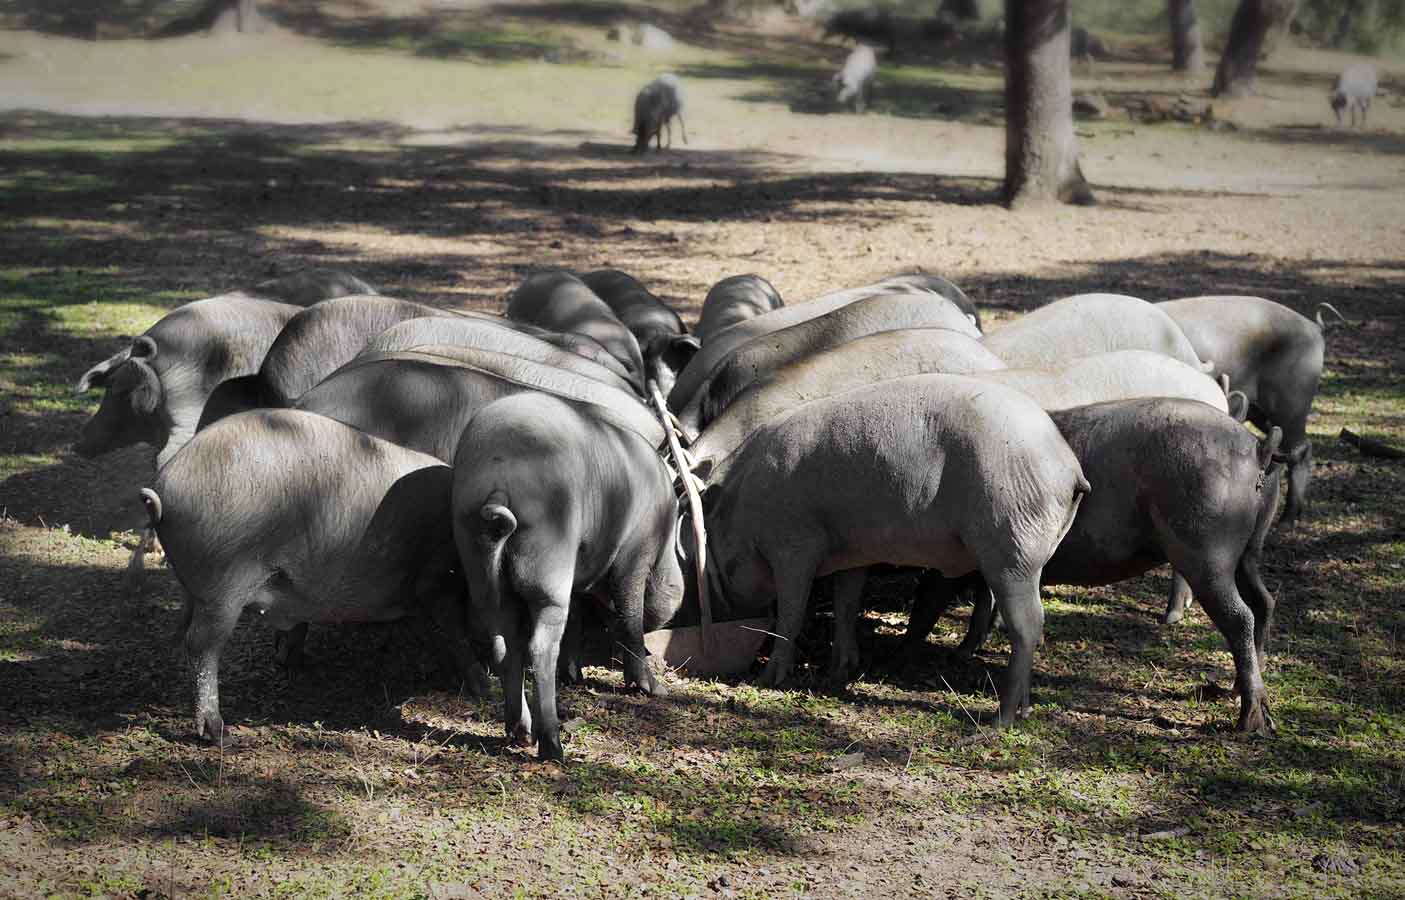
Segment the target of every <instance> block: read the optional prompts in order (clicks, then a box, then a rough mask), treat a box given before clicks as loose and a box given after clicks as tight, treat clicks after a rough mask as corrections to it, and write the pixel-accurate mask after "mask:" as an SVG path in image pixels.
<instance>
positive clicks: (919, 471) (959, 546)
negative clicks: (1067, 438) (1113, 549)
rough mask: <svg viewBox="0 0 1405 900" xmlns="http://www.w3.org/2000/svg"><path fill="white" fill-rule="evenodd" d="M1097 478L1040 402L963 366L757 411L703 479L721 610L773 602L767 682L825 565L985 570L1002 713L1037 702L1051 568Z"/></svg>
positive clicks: (760, 607) (778, 678) (779, 678)
mask: <svg viewBox="0 0 1405 900" xmlns="http://www.w3.org/2000/svg"><path fill="white" fill-rule="evenodd" d="M1088 491H1089V486H1088V482H1087V480H1086V479H1084V477H1083V473H1082V470H1081V469H1080V468H1079V465H1078V460H1077V459H1076V458H1075V457H1074V455H1073V452H1072V451H1071V450H1069V448H1068V445H1067V444H1066V443H1065V442H1064V440H1063V438H1062V437H1061V436H1060V435H1059V433H1058V430H1057V429H1056V428H1055V427H1054V423H1053V422H1052V421H1050V419H1049V416H1048V414H1047V413H1045V412H1044V410H1042V409H1040V408H1039V406H1038V404H1036V403H1035V402H1034V401H1033V400H1031V399H1030V398H1028V397H1026V396H1025V395H1024V394H1022V393H1020V392H1019V391H1017V390H1014V389H1013V388H1006V387H1003V386H1001V385H996V384H991V383H989V382H987V381H984V380H981V379H977V378H973V377H969V376H964V375H913V376H908V377H906V378H898V379H893V380H891V381H885V382H883V383H881V384H876V385H872V386H869V387H862V388H858V389H856V390H852V391H847V392H845V393H843V394H839V395H837V396H834V397H829V398H825V399H823V400H815V401H812V402H810V403H805V404H803V405H801V406H799V407H797V408H796V409H795V410H794V411H792V412H790V413H789V414H787V415H785V416H783V417H782V418H780V419H778V420H776V421H773V422H769V423H767V424H765V425H762V426H760V427H759V428H757V429H756V430H755V431H753V432H752V434H751V436H750V437H749V438H748V439H747V440H746V442H745V443H743V444H742V446H741V447H739V448H738V449H737V450H736V452H734V453H732V454H731V455H730V456H728V457H727V459H726V460H724V461H723V462H722V464H721V465H720V466H719V469H718V471H716V472H715V473H714V474H713V475H712V477H711V480H710V481H709V483H708V487H707V491H706V493H705V494H704V498H703V500H704V504H705V509H706V510H707V514H708V521H709V523H710V524H712V525H713V526H714V527H713V528H711V529H710V530H709V537H708V544H709V546H710V549H711V551H712V552H711V553H710V554H709V555H708V561H709V566H714V565H715V569H716V572H717V574H718V579H719V581H720V583H721V591H720V593H721V594H722V595H723V598H724V601H723V603H722V604H721V605H725V606H728V607H730V609H729V613H728V615H726V616H723V618H735V617H737V616H738V614H739V613H741V614H743V615H745V614H751V615H755V614H757V613H758V612H759V613H761V614H764V613H765V612H768V611H769V608H770V602H771V599H772V598H775V604H776V605H775V611H776V624H775V634H776V635H777V637H776V641H775V646H774V647H773V649H772V652H771V658H770V660H769V661H768V662H767V664H766V668H765V669H764V671H763V672H762V673H761V678H760V683H761V684H762V685H765V686H769V687H774V686H776V685H779V684H780V683H782V682H783V681H784V680H785V678H786V675H787V673H788V672H789V670H790V666H791V662H792V660H793V658H794V653H795V640H796V638H798V637H799V634H800V630H801V627H802V625H803V624H804V621H805V612H806V607H807V605H808V603H809V597H810V589H811V584H812V582H813V581H814V579H815V578H816V577H818V576H822V575H826V574H829V573H833V572H840V571H844V570H850V569H855V568H858V567H863V566H869V565H874V564H877V563H889V564H893V565H904V566H921V567H924V568H935V569H939V570H941V571H942V573H943V574H946V575H949V576H953V577H954V576H958V575H964V574H966V573H968V572H971V571H974V570H979V571H980V572H981V574H982V575H984V576H985V577H986V580H987V581H988V582H989V583H990V584H991V585H992V587H993V588H994V590H995V595H996V600H997V603H998V604H999V607H1000V611H1001V614H1002V615H1004V616H1006V622H1007V624H1009V625H1010V631H1011V645H1012V647H1013V650H1012V653H1011V658H1010V665H1009V668H1008V669H1007V671H1006V676H1005V684H1004V687H1003V689H1002V690H1001V692H1000V693H1001V696H1000V724H1001V725H1002V726H1007V725H1010V724H1011V723H1012V722H1013V721H1014V720H1015V718H1016V717H1017V716H1019V715H1023V714H1024V712H1025V711H1027V710H1028V709H1029V678H1030V670H1031V665H1032V663H1033V660H1034V648H1035V647H1036V646H1037V645H1038V643H1039V638H1040V634H1041V632H1042V631H1043V623H1044V608H1043V605H1042V604H1041V603H1040V600H1039V576H1040V571H1041V570H1042V569H1043V567H1044V563H1045V561H1046V560H1047V559H1048V558H1049V557H1050V556H1051V555H1053V553H1054V550H1055V549H1056V548H1057V547H1058V544H1059V541H1060V540H1061V539H1062V538H1063V536H1064V534H1065V533H1066V532H1067V531H1068V528H1069V526H1070V525H1071V524H1072V522H1073V517H1074V513H1075V512H1076V511H1077V509H1078V505H1079V501H1080V500H1081V499H1082V498H1083V495H1084V494H1086V493H1087V492H1088Z"/></svg>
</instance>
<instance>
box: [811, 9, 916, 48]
mask: <svg viewBox="0 0 1405 900" xmlns="http://www.w3.org/2000/svg"><path fill="white" fill-rule="evenodd" d="M834 35H838V36H839V38H840V40H841V41H842V40H844V39H846V38H847V39H849V40H852V41H853V42H854V43H856V44H857V43H862V42H867V43H872V44H881V45H883V46H886V47H887V48H888V52H889V53H893V52H896V51H897V49H898V28H897V24H896V23H895V22H894V21H893V14H892V12H890V11H889V10H888V9H886V8H884V7H880V6H867V7H864V8H862V9H844V10H840V11H839V12H837V13H835V14H834V15H832V16H830V17H829V19H828V20H827V21H826V22H825V24H824V34H822V35H821V36H820V40H822V41H827V40H829V39H830V38H831V37H833V36H834Z"/></svg>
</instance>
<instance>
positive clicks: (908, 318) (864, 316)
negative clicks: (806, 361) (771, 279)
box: [677, 285, 980, 440]
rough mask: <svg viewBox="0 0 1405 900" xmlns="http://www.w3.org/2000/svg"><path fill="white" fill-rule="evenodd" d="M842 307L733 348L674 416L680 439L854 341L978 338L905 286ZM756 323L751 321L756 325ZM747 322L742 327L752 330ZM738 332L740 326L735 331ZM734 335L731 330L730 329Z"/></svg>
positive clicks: (951, 312) (931, 298)
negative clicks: (891, 334) (880, 336)
mask: <svg viewBox="0 0 1405 900" xmlns="http://www.w3.org/2000/svg"><path fill="white" fill-rule="evenodd" d="M887 290H888V291H891V293H879V294H876V295H875V296H871V297H865V298H863V299H861V300H855V301H854V302H852V303H848V304H845V305H844V306H842V307H840V308H839V309H836V310H833V311H832V312H830V313H827V314H826V315H823V316H819V317H817V318H813V319H810V320H809V321H807V322H801V323H799V324H797V325H791V326H790V327H788V328H783V329H781V330H779V331H774V332H771V333H769V334H766V335H763V336H760V337H757V338H754V339H752V340H750V341H748V342H746V343H745V344H742V345H741V346H739V347H737V348H736V349H735V350H734V351H733V352H732V353H730V354H729V355H728V356H727V357H726V358H725V359H722V360H720V361H719V362H718V364H717V365H716V366H715V367H714V368H713V369H712V371H711V372H709V373H708V374H707V377H706V379H705V380H704V381H703V382H702V384H701V385H700V386H699V387H698V389H697V391H696V392H695V393H694V394H693V396H692V397H691V399H689V400H688V402H687V403H684V404H682V405H681V406H680V407H679V408H678V410H677V414H678V421H679V423H680V424H681V427H682V430H683V433H684V434H685V435H687V437H688V438H689V439H690V440H691V439H693V438H696V437H697V435H698V432H699V431H701V430H702V429H703V428H706V427H707V425H708V423H710V422H711V421H712V420H713V419H715V418H717V416H718V415H720V414H721V412H722V411H723V410H724V409H726V408H727V404H728V403H730V402H731V401H732V400H733V399H734V398H735V397H736V396H737V394H739V393H741V392H742V391H743V390H745V389H746V388H747V386H749V385H750V384H752V383H753V382H755V381H756V380H757V379H760V378H765V377H767V376H769V375H770V374H771V373H773V372H775V371H776V370H777V369H779V368H781V367H782V366H784V365H786V364H787V363H791V362H794V361H796V360H798V359H802V358H804V357H806V356H809V355H811V354H814V353H818V352H820V351H823V350H827V349H830V348H832V347H837V346H840V345H842V344H845V343H848V342H849V341H852V340H854V339H856V338H861V337H866V336H867V335H870V334H875V333H877V332H880V331H889V330H891V329H895V328H917V327H934V328H948V329H950V330H952V331H956V332H959V333H963V334H966V335H967V336H969V337H977V336H979V334H980V332H978V331H976V329H975V326H973V325H972V324H971V323H970V320H969V319H967V318H966V316H965V314H964V313H962V312H961V310H960V309H959V308H958V307H957V306H956V305H955V304H954V303H952V302H950V301H949V300H947V299H946V298H945V297H942V296H941V295H939V294H936V293H932V292H929V291H921V290H916V289H913V288H909V287H905V286H896V285H895V286H892V287H890V288H887ZM757 321H759V319H753V320H752V322H757ZM752 322H749V323H746V324H748V325H749V324H752ZM738 327H742V326H738ZM734 330H735V329H734Z"/></svg>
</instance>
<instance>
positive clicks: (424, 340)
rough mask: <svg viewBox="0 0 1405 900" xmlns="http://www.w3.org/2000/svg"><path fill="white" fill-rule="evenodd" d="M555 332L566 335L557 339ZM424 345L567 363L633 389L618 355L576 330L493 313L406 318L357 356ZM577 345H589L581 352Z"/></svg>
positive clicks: (603, 380) (598, 378)
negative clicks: (571, 332)
mask: <svg viewBox="0 0 1405 900" xmlns="http://www.w3.org/2000/svg"><path fill="white" fill-rule="evenodd" d="M524 328H525V329H527V330H523V329H524ZM537 332H539V334H538V333H537ZM558 337H561V338H565V339H566V340H565V341H564V342H563V341H558V340H557V338H558ZM563 343H564V344H565V346H563ZM429 345H439V346H452V347H463V348H472V349H478V350H491V351H496V352H498V353H505V354H508V355H509V356H516V357H519V358H521V359H527V360H532V361H534V362H539V363H542V364H544V365H551V366H556V367H558V368H563V369H568V370H570V371H572V372H575V373H576V374H578V375H584V376H585V377H587V378H593V379H595V380H596V381H599V382H601V383H602V384H608V385H610V386H611V387H616V388H619V389H621V390H624V391H632V390H633V388H632V387H631V386H630V384H629V381H628V380H627V379H626V378H625V371H624V367H623V366H621V365H620V363H619V360H617V359H615V358H614V357H613V356H611V355H610V354H609V353H606V352H605V348H604V347H601V346H600V345H599V344H598V343H596V342H595V341H593V340H590V339H589V338H583V337H580V336H579V335H557V334H556V333H555V332H549V331H546V330H545V329H538V328H533V327H531V326H524V325H523V324H522V323H521V322H513V321H511V320H510V319H500V318H499V317H497V316H493V317H482V318H479V317H470V316H463V317H456V318H441V317H435V318H424V319H409V320H406V321H404V322H401V323H399V324H398V325H392V326H390V327H389V328H387V329H386V330H385V331H382V332H381V333H380V334H378V335H376V336H375V337H373V338H371V340H370V341H368V342H367V343H366V347H365V349H363V350H362V351H361V353H360V354H359V355H358V356H357V357H356V359H360V358H361V357H363V356H368V355H373V354H379V353H393V352H396V351H400V350H412V349H414V348H416V347H424V346H429ZM581 347H588V348H593V349H587V350H586V352H585V353H582V352H581V349H580V348H581ZM596 351H598V352H596ZM353 361H354V360H353Z"/></svg>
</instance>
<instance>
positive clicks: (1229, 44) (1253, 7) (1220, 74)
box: [1210, 0, 1298, 97]
mask: <svg viewBox="0 0 1405 900" xmlns="http://www.w3.org/2000/svg"><path fill="white" fill-rule="evenodd" d="M1297 5H1298V4H1297V3H1296V2H1295V0H1240V3H1239V7H1238V8H1237V9H1235V11H1234V19H1233V20H1232V21H1231V22H1230V25H1229V40H1228V41H1226V42H1225V48H1224V53H1223V55H1221V56H1220V64H1219V67H1218V68H1216V69H1215V85H1214V87H1212V88H1211V89H1210V93H1212V94H1214V95H1215V96H1216V97H1242V96H1244V95H1245V94H1248V93H1250V92H1252V91H1253V89H1254V75H1255V73H1256V71H1257V69H1258V65H1259V53H1260V52H1261V51H1262V50H1263V48H1264V38H1265V37H1267V35H1268V30H1269V28H1271V27H1273V25H1275V24H1276V23H1278V22H1280V21H1286V20H1289V19H1291V18H1292V14H1293V12H1295V11H1296V9H1297Z"/></svg>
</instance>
